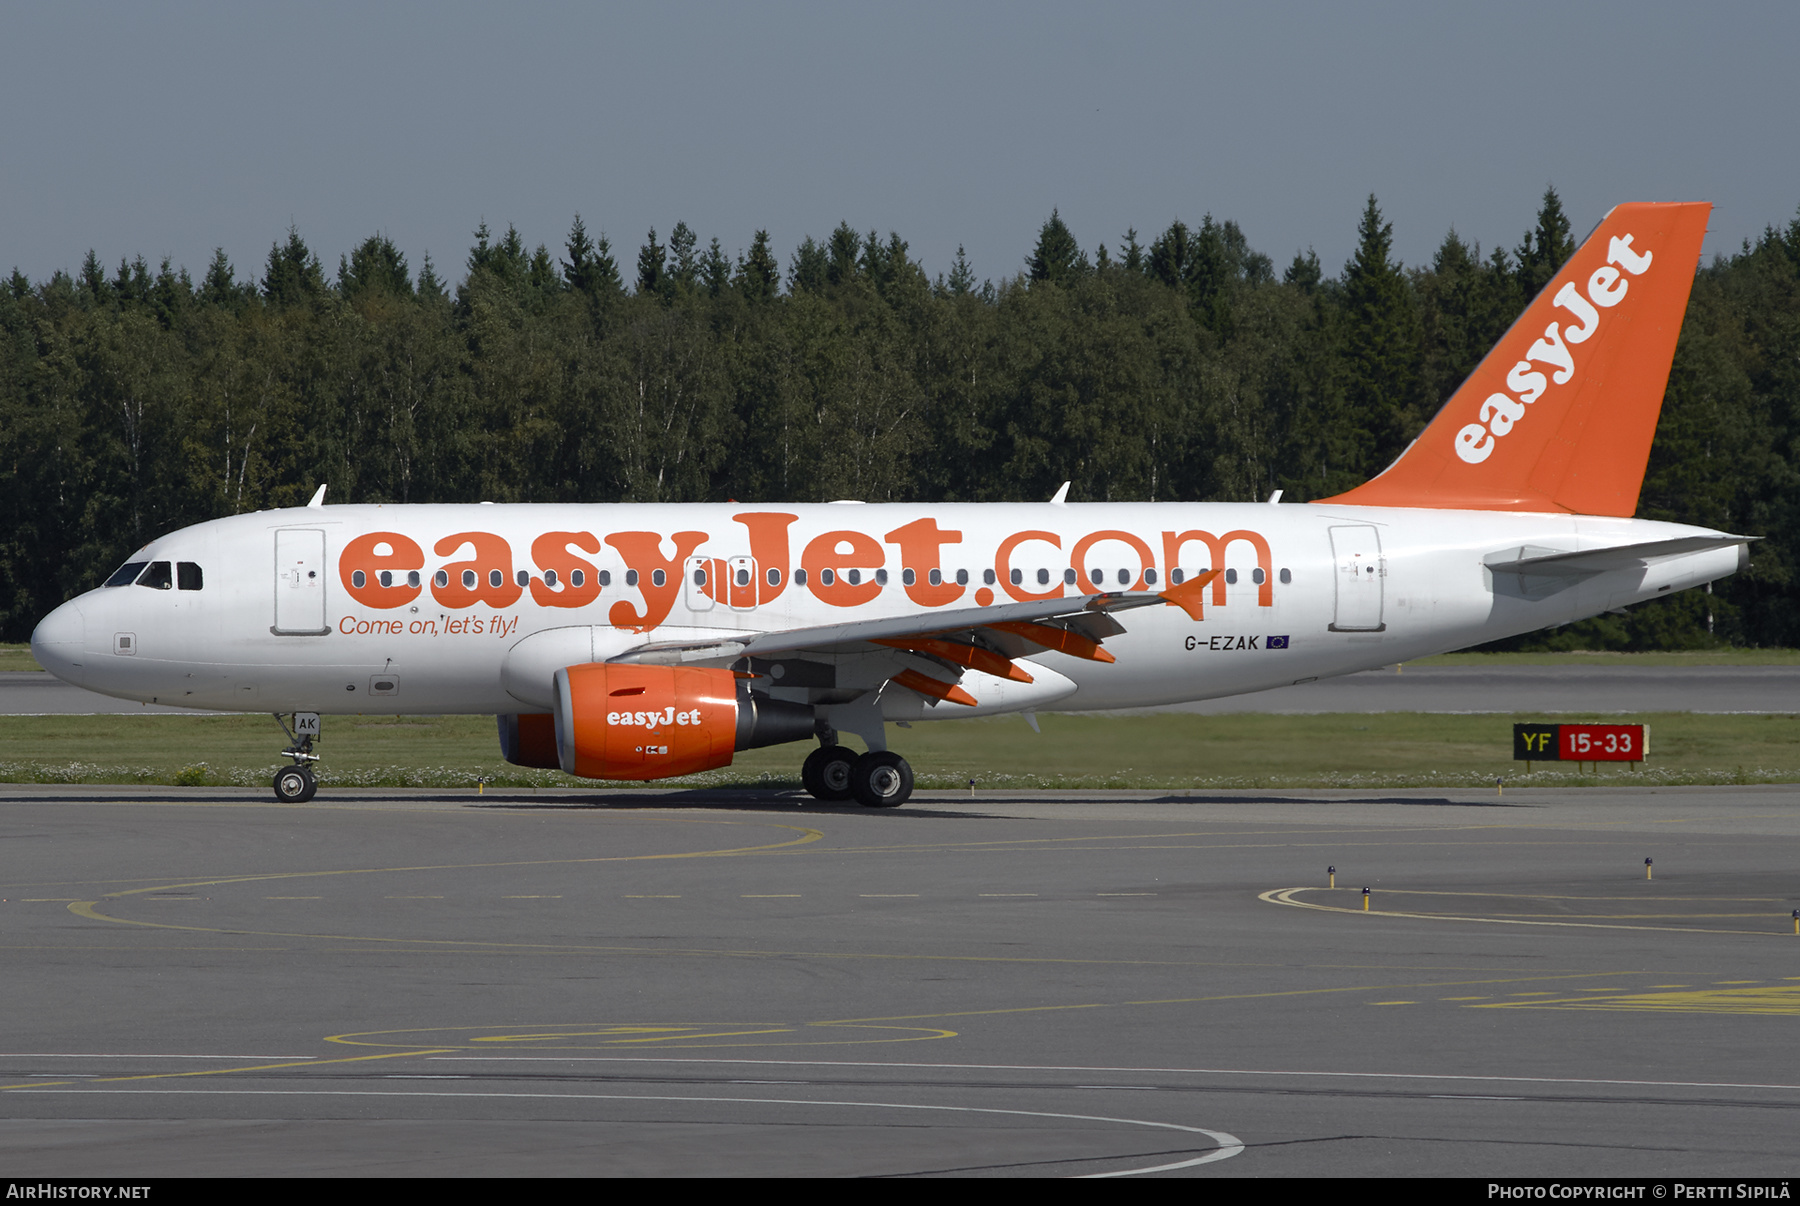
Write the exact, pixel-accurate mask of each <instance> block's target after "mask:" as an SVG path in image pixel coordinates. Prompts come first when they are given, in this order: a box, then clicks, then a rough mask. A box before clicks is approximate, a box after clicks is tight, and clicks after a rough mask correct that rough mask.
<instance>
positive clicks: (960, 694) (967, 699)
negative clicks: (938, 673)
mask: <svg viewBox="0 0 1800 1206" xmlns="http://www.w3.org/2000/svg"><path fill="white" fill-rule="evenodd" d="M892 681H894V682H897V683H899V684H900V685H901V686H902V687H906V688H908V689H909V690H913V691H917V692H918V693H919V694H920V695H929V696H931V697H932V698H933V699H947V700H949V701H950V702H951V703H959V704H967V705H969V706H970V707H971V708H972V707H974V706H975V697H974V696H973V695H970V694H969V693H968V692H967V691H965V690H963V689H962V688H961V687H959V686H957V685H956V684H955V683H946V682H940V681H939V680H938V679H935V678H932V677H931V676H930V675H929V674H920V673H919V672H918V671H917V670H902V671H901V672H900V673H898V674H896V675H894V677H893V680H892Z"/></svg>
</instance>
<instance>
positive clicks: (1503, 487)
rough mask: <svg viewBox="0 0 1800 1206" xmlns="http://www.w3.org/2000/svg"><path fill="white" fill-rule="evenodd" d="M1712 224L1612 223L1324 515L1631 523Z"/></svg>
mask: <svg viewBox="0 0 1800 1206" xmlns="http://www.w3.org/2000/svg"><path fill="white" fill-rule="evenodd" d="M1711 210H1712V206H1710V205H1708V204H1705V203H1697V204H1681V205H1664V204H1656V205H1649V204H1644V205H1621V206H1619V207H1618V208H1616V209H1614V210H1613V211H1612V212H1611V213H1609V214H1607V215H1606V218H1605V219H1604V220H1603V221H1602V222H1601V223H1600V225H1599V227H1598V229H1596V230H1595V231H1594V233H1593V234H1592V235H1591V236H1589V238H1588V240H1587V242H1585V243H1583V244H1582V245H1581V248H1580V249H1579V250H1578V251H1576V252H1575V254H1574V255H1573V256H1571V257H1570V258H1569V262H1568V263H1567V264H1564V265H1563V268H1562V271H1561V272H1558V273H1557V274H1556V276H1555V278H1554V279H1553V280H1551V282H1550V283H1549V284H1548V285H1546V286H1545V287H1544V291H1543V292H1542V293H1540V294H1538V295H1537V297H1536V298H1535V299H1534V300H1533V301H1532V303H1531V305H1529V306H1527V307H1526V309H1525V313H1524V315H1523V316H1521V317H1520V319H1519V321H1518V322H1516V323H1514V324H1513V325H1512V329H1511V330H1509V331H1507V333H1506V334H1505V336H1503V337H1502V338H1501V340H1500V342H1499V343H1497V344H1495V345H1494V350H1493V351H1491V352H1489V353H1488V354H1487V358H1486V359H1485V360H1483V361H1482V362H1481V364H1480V365H1479V366H1477V367H1476V369H1475V371H1474V372H1473V373H1471V374H1469V379H1468V380H1467V381H1465V382H1463V384H1462V388H1460V389H1458V390H1457V391H1456V393H1455V395H1453V396H1452V397H1451V399H1450V400H1449V401H1448V402H1446V403H1444V408H1443V409H1442V410H1440V411H1439V412H1438V414H1437V417H1436V418H1434V419H1433V420H1432V421H1431V423H1430V424H1429V425H1428V426H1427V427H1426V428H1425V430H1424V431H1423V432H1421V433H1420V435H1419V438H1418V439H1417V440H1415V441H1413V443H1412V446H1411V447H1409V448H1408V449H1407V450H1406V451H1405V452H1404V453H1402V454H1401V455H1400V459H1399V460H1397V461H1395V462H1394V463H1393V464H1392V465H1390V466H1388V468H1387V469H1386V470H1385V471H1383V472H1382V473H1381V474H1380V475H1379V476H1377V477H1374V478H1371V479H1370V480H1369V481H1367V482H1365V483H1364V484H1363V485H1360V486H1358V487H1356V488H1355V489H1354V490H1349V491H1346V492H1345V493H1343V494H1339V495H1337V496H1336V497H1334V498H1329V499H1322V500H1321V501H1323V502H1333V503H1353V504H1357V505H1361V506H1373V507H1434V508H1467V509H1470V510H1480V511H1569V512H1573V513H1575V514H1578V515H1622V516H1629V515H1631V514H1632V513H1633V512H1635V511H1636V510H1637V500H1638V491H1639V490H1640V489H1641V488H1642V487H1643V484H1644V466H1645V464H1646V463H1647V462H1648V461H1649V459H1650V440H1651V437H1653V436H1654V435H1655V434H1656V418H1657V415H1658V414H1659V413H1660V412H1661V410H1662V398H1663V390H1664V388H1665V387H1666V386H1667V384H1668V379H1669V365H1670V362H1671V361H1672V360H1673V359H1674V357H1675V340H1676V337H1677V336H1678V335H1680V333H1681V319H1682V315H1683V314H1684V313H1685V312H1686V310H1687V299H1688V292H1689V290H1690V289H1691V288H1692V287H1693V283H1694V271H1695V268H1696V265H1697V264H1698V263H1699V260H1700V243H1701V240H1702V239H1704V238H1705V236H1706V219H1707V215H1708V214H1709V213H1710V212H1711Z"/></svg>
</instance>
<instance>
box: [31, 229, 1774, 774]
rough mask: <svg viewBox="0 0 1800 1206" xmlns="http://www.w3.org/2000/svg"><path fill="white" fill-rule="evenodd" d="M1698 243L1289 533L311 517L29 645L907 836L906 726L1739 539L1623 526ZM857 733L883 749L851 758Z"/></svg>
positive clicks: (1312, 510) (1373, 655)
mask: <svg viewBox="0 0 1800 1206" xmlns="http://www.w3.org/2000/svg"><path fill="white" fill-rule="evenodd" d="M1709 210H1710V207H1709V206H1707V205H1704V204H1694V205H1624V206H1620V207H1619V208H1617V209H1614V210H1613V211H1612V212H1611V213H1610V214H1608V215H1607V217H1606V218H1605V220H1604V221H1602V222H1601V223H1600V226H1599V227H1598V228H1597V229H1596V231H1595V232H1594V234H1593V235H1591V236H1590V237H1589V238H1588V240H1587V242H1586V243H1584V244H1583V246H1582V247H1581V248H1580V250H1578V251H1577V252H1576V253H1575V255H1574V256H1573V257H1572V258H1571V259H1570V260H1569V262H1568V264H1567V265H1565V266H1564V267H1563V269H1562V271H1561V272H1560V273H1558V274H1557V276H1556V278H1555V279H1554V280H1553V281H1551V282H1550V284H1549V285H1548V286H1547V287H1546V288H1545V290H1544V291H1543V293H1542V294H1540V295H1539V296H1538V297H1537V299H1536V300H1535V301H1533V302H1532V304H1531V306H1530V307H1529V308H1528V309H1527V310H1526V311H1525V314H1524V316H1523V317H1521V318H1520V319H1519V321H1518V322H1517V323H1516V324H1514V326H1513V327H1512V329H1511V330H1510V331H1508V332H1507V334H1506V336H1505V337H1504V338H1502V339H1501V341H1500V343H1499V344H1498V345H1497V346H1496V347H1495V349H1494V350H1493V351H1492V352H1491V353H1490V354H1489V355H1488V357H1487V358H1486V359H1485V360H1484V361H1482V363H1481V365H1480V366H1479V367H1478V368H1477V369H1476V370H1475V372H1474V373H1473V374H1472V375H1471V376H1470V378H1469V380H1468V381H1467V382H1465V383H1464V384H1463V386H1462V388H1461V389H1460V390H1459V391H1458V392H1457V393H1456V395H1455V396H1454V397H1452V398H1451V399H1450V401H1449V402H1448V403H1446V404H1445V406H1444V408H1443V410H1442V411H1441V412H1440V413H1439V414H1438V415H1437V417H1436V418H1435V419H1434V420H1433V421H1432V423H1431V424H1430V426H1428V427H1427V428H1426V429H1425V431H1424V432H1423V433H1422V434H1421V435H1420V436H1419V438H1418V439H1417V440H1416V441H1415V442H1414V443H1413V444H1412V446H1411V447H1409V448H1408V449H1407V450H1406V452H1405V453H1404V454H1403V455H1402V456H1401V457H1400V458H1399V459H1398V460H1397V461H1395V462H1394V464H1393V465H1391V466H1390V467H1389V468H1388V469H1387V470H1386V471H1385V472H1383V473H1382V474H1381V475H1379V476H1378V477H1376V478H1374V479H1373V480H1371V481H1370V482H1368V483H1367V484H1365V485H1363V486H1359V487H1357V488H1356V489H1354V490H1351V491H1349V492H1348V493H1346V494H1342V495H1339V496H1337V497H1335V498H1329V499H1325V500H1323V501H1320V502H1314V503H1307V504H1299V505H1296V504H1286V505H1283V504H1280V503H1279V501H1278V499H1279V496H1277V497H1276V498H1272V499H1270V500H1269V503H1266V504H1256V503H1250V504H1237V503H1232V504H1226V503H1191V504H1190V503H1107V504H1083V503H1066V502H1065V501H1064V499H1063V494H1064V493H1066V491H1067V486H1065V487H1064V489H1063V491H1061V492H1059V493H1058V495H1057V497H1056V498H1054V499H1052V500H1050V501H1049V502H1047V503H1029V504H1027V503H996V504H970V505H955V506H950V505H945V506H931V505H915V504H880V505H876V504H870V505H861V504H849V503H836V504H814V505H792V506H778V505H769V506H751V505H742V504H729V505H716V504H699V505H673V504H670V505H647V504H617V505H598V504H595V505H574V504H570V505H554V504H553V505H490V504H480V505H429V506H373V505H362V506H331V507H326V506H324V505H322V504H323V496H324V493H325V491H324V488H323V487H321V488H320V490H319V494H318V495H317V496H315V498H314V500H313V502H312V504H310V505H309V506H307V507H303V508H293V509H288V510H279V511H264V512H258V513H256V514H253V515H236V516H232V517H230V518H227V519H219V520H214V521H212V522H210V523H203V524H198V525H196V526H194V527H190V528H184V529H182V530H181V531H178V532H174V533H171V534H170V535H167V536H164V537H161V538H160V539H157V540H154V541H152V542H151V543H149V544H148V545H146V546H145V547H144V548H143V549H141V550H139V551H138V552H137V553H135V554H133V555H132V557H131V559H130V561H129V562H127V563H126V564H125V565H124V566H122V567H120V569H119V570H118V572H117V573H115V574H113V576H112V577H111V578H109V579H108V580H107V582H106V584H105V585H104V586H102V587H100V588H98V589H96V590H92V591H89V592H87V593H86V594H84V595H81V596H80V597H78V598H76V599H73V600H71V601H70V602H68V603H65V604H63V605H62V606H61V607H59V608H57V609H56V610H55V611H54V612H52V613H51V614H50V615H49V616H48V617H47V618H46V619H45V620H44V621H43V623H42V624H40V625H39V626H38V628H37V631H36V632H35V633H34V634H33V635H32V641H31V645H32V652H33V654H34V655H35V656H36V657H37V659H38V661H39V662H41V663H42V664H43V665H44V667H45V668H46V669H48V670H50V671H52V672H53V673H55V674H56V675H57V676H58V677H60V678H63V679H65V680H67V681H68V682H71V683H75V684H77V685H79V686H82V687H86V688H88V689H90V690H94V691H99V692H103V693H105V694H108V695H114V696H118V697H121V698H125V699H136V700H145V701H150V702H156V703H164V704H179V705H185V706H188V707H195V708H213V709H230V710H236V711H246V712H248V711H267V712H273V713H275V714H276V717H277V719H278V720H281V721H282V723H283V727H284V731H287V729H286V721H285V719H283V718H284V717H285V716H286V715H287V714H290V713H291V714H293V717H294V729H293V730H292V731H291V732H289V734H288V735H289V738H290V748H289V749H287V750H284V751H283V753H284V754H285V755H286V756H287V757H289V758H291V759H292V763H293V764H292V765H289V766H285V767H283V768H282V769H281V770H280V771H279V772H278V773H277V774H276V776H275V781H274V786H275V794H276V796H277V797H278V798H279V799H282V800H287V801H304V800H307V799H310V798H311V796H312V794H313V791H314V786H315V783H314V778H313V774H312V771H311V768H310V764H311V763H312V762H314V761H316V757H317V756H316V755H315V754H314V753H313V738H314V736H316V734H317V732H318V723H319V721H318V715H319V714H321V713H470V712H492V713H495V714H496V715H497V716H498V717H499V727H500V744H501V749H502V751H503V753H504V754H505V756H506V757H507V759H508V760H510V761H512V762H514V763H517V764H519V765H523V766H535V767H558V766H560V767H561V768H562V769H563V770H564V771H567V772H569V773H570V774H573V775H579V776H584V777H587V778H598V779H639V780H645V779H660V778H666V777H668V776H672V775H682V774H690V773H693V772H696V771H701V770H705V769H709V768H713V767H720V766H724V765H726V764H728V763H729V762H730V761H731V758H732V754H733V752H734V751H736V750H741V749H749V748H752V747H755V746H762V745H771V744H775V743H778V742H787V741H801V740H806V739H809V738H816V739H817V740H818V742H819V747H818V748H817V749H816V750H814V751H813V752H812V753H811V755H810V756H809V757H807V758H806V760H805V764H804V767H803V771H802V778H803V782H804V783H805V785H806V788H807V790H808V791H809V792H811V793H812V794H813V795H814V796H816V797H819V798H821V799H829V800H843V799H849V798H852V797H854V798H855V799H857V800H858V801H860V802H861V803H863V804H866V805H869V806H872V807H879V806H886V805H895V804H900V803H903V802H904V801H905V800H906V799H907V797H908V795H909V794H910V793H911V791H912V781H913V779H912V770H911V768H910V767H909V766H908V765H907V763H906V761H905V759H903V758H901V757H900V756H899V755H898V754H896V753H893V752H891V751H889V750H888V748H887V741H886V731H887V724H888V722H890V721H922V720H941V719H945V718H951V717H958V716H982V715H992V714H995V713H1001V712H1023V713H1028V714H1029V713H1034V712H1036V711H1038V710H1040V709H1046V708H1050V709H1059V710H1063V709H1082V710H1091V709H1105V708H1123V707H1141V706H1144V705H1154V704H1170V703H1177V702H1182V701H1187V700H1196V699H1207V698H1213V697H1217V696H1223V695H1232V694H1237V693H1240V692H1246V691H1258V690H1263V689H1265V688H1269V687H1277V686H1283V685H1286V684H1289V683H1296V682H1307V681H1310V680H1312V679H1316V678H1321V677H1324V676H1327V675H1335V674H1346V673H1350V672H1352V671H1356V670H1362V669H1367V668H1370V667H1374V666H1379V665H1383V664H1388V663H1392V662H1396V661H1401V660H1405V659H1409V658H1416V657H1422V656H1425V655H1427V654H1432V653H1439V652H1442V651H1445V650H1449V649H1457V648H1461V647H1465V646H1468V645H1473V644H1477V643H1480V642H1483V641H1489V640H1493V639H1495V638H1498V637H1503V636H1509V635H1512V634H1515V633H1521V632H1527V631H1531V630H1533V629H1538V628H1545V627H1549V626H1552V625H1556V624H1563V623H1567V622H1569V621H1571V620H1576V619H1580V618H1582V617H1585V616H1591V615H1595V614H1597V613H1599V612H1603V611H1606V610H1609V609H1613V608H1619V607H1623V606H1625V605H1626V604H1630V603H1636V602H1639V601H1642V600H1645V599H1651V598H1655V597H1656V596H1658V595H1661V594H1665V593H1667V592H1670V591H1676V590H1682V589H1685V588H1687V587H1691V586H1697V585H1699V584H1701V583H1704V582H1709V581H1711V580H1713V579H1715V578H1720V577H1723V576H1725V575H1727V574H1730V573H1732V572H1733V571H1735V570H1737V569H1740V568H1742V567H1743V566H1744V565H1745V564H1746V563H1747V557H1748V541H1749V539H1751V538H1749V537H1743V536H1734V535H1730V534H1727V533H1723V532H1716V531H1711V530H1708V529H1704V528H1693V527H1684V526H1681V525H1677V524H1669V523H1656V522H1651V521H1647V520H1640V519H1633V518H1631V515H1632V513H1633V512H1634V511H1635V510H1636V507H1637V497H1638V491H1639V489H1640V487H1641V485H1642V481H1643V475H1644V466H1645V463H1646V461H1647V458H1648V456H1649V451H1650V441H1651V437H1652V435H1653V434H1654V431H1655V427H1656V420H1657V414H1658V411H1659V409H1660V407H1661V404H1662V394H1663V389H1664V385H1665V383H1666V380H1667V377H1668V372H1669V366H1670V362H1671V359H1672V357H1673V355H1674V348H1675V340H1676V336H1677V333H1678V332H1679V330H1680V327H1681V320H1682V315H1683V312H1684V310H1685V308H1686V304H1687V297H1688V292H1689V288H1690V286H1691V285H1692V282H1693V276H1694V271H1695V266H1696V264H1697V262H1698V259H1699V254H1700V245H1701V241H1702V238H1703V237H1704V234H1705V228H1706V220H1707V215H1708V213H1709ZM841 733H849V734H854V735H855V736H857V737H860V738H861V739H862V741H863V742H864V743H865V744H866V745H867V747H868V752H866V753H862V754H860V755H859V754H857V753H856V752H855V751H854V750H852V749H851V748H849V747H847V746H844V745H840V744H839V743H838V737H839V735H840V734H841Z"/></svg>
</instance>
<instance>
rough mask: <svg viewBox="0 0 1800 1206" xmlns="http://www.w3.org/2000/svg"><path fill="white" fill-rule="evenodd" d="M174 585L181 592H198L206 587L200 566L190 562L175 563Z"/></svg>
mask: <svg viewBox="0 0 1800 1206" xmlns="http://www.w3.org/2000/svg"><path fill="white" fill-rule="evenodd" d="M175 585H176V586H178V587H180V588H181V589H182V590H200V589H202V588H203V587H204V586H205V585H206V580H205V578H204V576H203V575H202V574H201V573H200V566H199V565H198V564H197V563H195V562H192V561H178V562H176V563H175Z"/></svg>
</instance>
